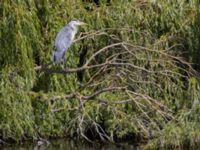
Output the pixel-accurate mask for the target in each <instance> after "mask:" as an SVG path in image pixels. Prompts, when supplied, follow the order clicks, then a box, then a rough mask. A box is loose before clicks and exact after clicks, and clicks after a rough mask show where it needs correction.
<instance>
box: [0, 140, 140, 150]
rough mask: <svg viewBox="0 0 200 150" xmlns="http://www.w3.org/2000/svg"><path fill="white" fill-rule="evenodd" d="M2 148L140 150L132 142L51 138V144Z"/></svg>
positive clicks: (9, 149)
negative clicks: (88, 141) (106, 142)
mask: <svg viewBox="0 0 200 150" xmlns="http://www.w3.org/2000/svg"><path fill="white" fill-rule="evenodd" d="M0 149H2V150H115V149H116V150H139V148H138V147H136V146H133V145H130V144H126V143H123V144H111V143H109V144H100V143H96V144H91V143H83V142H78V141H73V140H71V141H69V140H67V139H59V140H51V141H49V144H46V143H45V144H42V145H40V146H39V145H38V143H26V144H23V145H12V146H4V147H0Z"/></svg>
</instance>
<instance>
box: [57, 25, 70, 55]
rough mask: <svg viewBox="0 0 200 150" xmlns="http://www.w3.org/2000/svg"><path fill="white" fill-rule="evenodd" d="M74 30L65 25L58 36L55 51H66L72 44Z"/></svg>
mask: <svg viewBox="0 0 200 150" xmlns="http://www.w3.org/2000/svg"><path fill="white" fill-rule="evenodd" d="M71 35H72V31H71V28H69V27H64V28H62V29H61V30H60V32H59V33H58V34H57V36H56V40H55V44H54V47H55V51H59V52H61V51H62V52H65V51H66V50H67V49H68V48H69V47H70V46H71V44H72V37H71Z"/></svg>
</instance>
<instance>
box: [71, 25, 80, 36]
mask: <svg viewBox="0 0 200 150" xmlns="http://www.w3.org/2000/svg"><path fill="white" fill-rule="evenodd" d="M70 28H71V29H72V31H73V33H74V34H76V33H77V31H78V28H77V27H76V26H70Z"/></svg>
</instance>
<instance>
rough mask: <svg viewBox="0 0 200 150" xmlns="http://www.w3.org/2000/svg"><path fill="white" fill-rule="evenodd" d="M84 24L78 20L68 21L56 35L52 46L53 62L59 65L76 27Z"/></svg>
mask: <svg viewBox="0 0 200 150" xmlns="http://www.w3.org/2000/svg"><path fill="white" fill-rule="evenodd" d="M85 24H86V23H84V22H81V21H79V20H72V21H70V22H69V23H68V24H67V25H66V26H65V27H63V28H62V29H61V30H60V31H59V32H58V34H57V36H56V39H55V44H54V53H53V62H54V63H56V64H57V63H59V62H60V61H61V60H62V58H63V57H64V56H65V53H66V51H67V50H68V48H69V47H70V46H71V45H72V43H73V40H74V37H75V34H76V33H77V31H78V26H80V25H85Z"/></svg>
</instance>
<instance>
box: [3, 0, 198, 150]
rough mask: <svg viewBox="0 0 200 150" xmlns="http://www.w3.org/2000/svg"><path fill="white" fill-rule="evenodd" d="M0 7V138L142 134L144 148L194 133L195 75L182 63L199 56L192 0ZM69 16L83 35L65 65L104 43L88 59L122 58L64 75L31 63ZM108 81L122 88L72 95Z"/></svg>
mask: <svg viewBox="0 0 200 150" xmlns="http://www.w3.org/2000/svg"><path fill="white" fill-rule="evenodd" d="M0 11H1V14H2V16H1V20H0V28H1V33H0V35H1V43H0V46H1V47H0V85H1V86H0V139H2V140H14V141H20V140H23V139H27V138H33V139H35V138H38V137H44V138H48V137H54V136H55V137H58V136H67V137H74V136H76V137H85V138H91V137H94V138H101V139H102V140H103V139H107V140H108V139H109V140H112V141H114V140H116V139H123V138H127V137H128V138H129V139H130V140H132V141H134V140H136V139H137V140H140V141H142V140H148V139H152V140H149V141H150V142H149V144H148V146H149V147H155V146H158V145H160V146H169V147H173V146H181V145H183V144H184V142H187V143H189V145H195V142H199V138H200V127H199V123H200V120H199V115H200V112H199V110H200V105H199V100H200V84H199V81H198V79H197V78H196V77H195V76H194V75H193V73H194V70H193V69H192V67H193V68H195V69H196V70H197V71H199V69H198V67H199V65H200V59H199V56H200V51H199V49H200V4H199V2H198V0H190V1H187V0H163V1H157V0H149V1H147V0H113V1H111V2H110V4H107V3H106V1H101V3H100V4H99V6H97V5H96V4H95V3H92V2H89V1H84V2H83V1H81V0H40V1H38V0H2V1H1V2H0ZM73 18H77V19H80V20H82V21H84V22H86V23H88V24H89V25H88V26H85V27H82V28H80V32H79V33H78V35H80V36H82V37H84V36H85V38H83V39H80V37H79V40H77V41H76V42H75V43H74V45H73V46H72V47H71V48H70V50H69V51H68V53H67V56H66V57H67V66H70V67H72V68H76V67H77V66H79V67H81V66H82V65H83V64H84V63H85V62H87V60H90V57H91V56H92V55H93V54H94V53H95V52H97V51H98V50H100V49H102V48H105V47H106V46H110V47H108V48H107V49H108V50H104V51H103V52H102V53H99V54H98V55H97V56H95V59H93V60H91V61H90V64H91V65H96V64H100V63H104V62H106V61H107V60H109V59H112V58H116V59H115V61H116V62H120V63H125V65H124V66H119V67H116V66H110V67H108V68H93V69H89V70H85V71H81V72H78V73H67V74H57V73H55V74H50V73H48V72H45V71H44V72H43V71H41V72H40V71H37V70H36V69H35V67H37V66H40V65H43V64H47V63H49V62H50V61H51V59H52V58H51V57H52V52H53V43H54V39H55V36H56V33H57V32H58V31H59V30H60V28H61V27H62V26H64V25H65V24H66V23H67V22H68V21H70V20H71V19H73ZM77 38H78V36H77ZM113 44H117V45H116V46H112V45H113ZM112 61H113V60H112ZM189 63H193V65H192V66H191V65H190V64H189ZM50 68H54V69H58V70H62V69H63V66H62V65H51V66H50ZM99 71H100V72H99ZM80 78H81V79H80ZM90 79H92V80H91V81H90ZM110 87H126V88H125V89H120V90H118V91H106V92H102V93H100V94H98V95H97V96H93V97H90V98H88V99H87V98H85V100H84V102H82V99H81V96H83V97H84V96H88V95H92V94H94V93H95V92H96V91H99V90H101V89H105V88H110ZM72 93H76V96H72V97H70V98H68V97H67V96H66V95H68V94H69V95H70V94H72ZM158 143H159V144H158Z"/></svg>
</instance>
